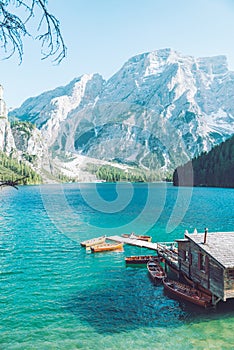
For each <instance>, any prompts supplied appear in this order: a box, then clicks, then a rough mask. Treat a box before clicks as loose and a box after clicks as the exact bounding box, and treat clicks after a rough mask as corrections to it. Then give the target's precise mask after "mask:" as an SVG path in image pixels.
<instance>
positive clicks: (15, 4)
mask: <svg viewBox="0 0 234 350" xmlns="http://www.w3.org/2000/svg"><path fill="white" fill-rule="evenodd" d="M38 11H39V16H38V15H37V16H36V15H35V14H36V13H37V12H38ZM18 12H19V14H18ZM35 16H36V17H35ZM23 17H25V18H23ZM38 17H39V18H38ZM32 20H34V22H35V20H36V21H37V23H38V25H37V33H39V35H37V36H36V37H35V39H37V40H39V41H41V53H42V56H43V57H42V59H46V58H48V57H50V56H51V57H54V59H53V61H54V62H57V63H60V62H61V61H62V60H63V59H64V58H65V57H66V52H67V48H66V45H65V43H64V40H63V37H62V34H61V31H60V23H59V21H58V19H57V18H56V17H55V16H54V15H53V14H51V13H50V12H49V11H48V9H47V0H0V48H1V49H2V50H3V51H4V52H5V58H6V59H8V58H10V57H11V56H13V55H14V54H15V53H17V54H18V57H19V61H20V63H21V62H22V57H23V38H24V37H26V36H28V37H32V38H33V37H34V35H33V34H32V33H31V32H30V30H29V29H28V24H29V22H30V21H32Z"/></svg>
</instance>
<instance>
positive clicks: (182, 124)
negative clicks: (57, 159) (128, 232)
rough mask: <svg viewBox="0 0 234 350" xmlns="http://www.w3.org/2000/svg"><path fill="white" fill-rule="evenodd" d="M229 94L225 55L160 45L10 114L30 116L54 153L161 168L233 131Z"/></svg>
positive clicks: (232, 78)
mask: <svg viewBox="0 0 234 350" xmlns="http://www.w3.org/2000/svg"><path fill="white" fill-rule="evenodd" d="M233 97H234V73H233V72H230V71H229V70H228V67H227V61H226V58H225V56H217V57H211V58H198V59H195V58H194V57H191V56H183V55H180V54H179V53H177V52H175V51H173V50H171V49H164V50H158V51H154V52H150V53H145V54H141V55H138V56H135V57H133V58H131V59H130V60H129V61H128V62H126V63H125V64H124V65H123V67H122V68H121V69H120V70H119V71H118V72H117V73H116V74H115V75H114V76H113V77H111V78H110V79H109V80H108V81H104V79H103V78H102V77H101V76H100V75H98V74H94V75H83V76H82V77H80V78H77V79H74V80H73V81H72V82H71V83H70V84H69V85H67V86H65V87H59V88H57V89H55V90H53V91H49V92H45V93H43V94H42V95H40V96H38V97H35V98H30V99H28V100H26V101H25V102H24V103H23V104H22V106H21V107H20V108H19V109H16V110H14V111H13V112H11V114H12V115H14V116H15V117H17V118H20V119H21V120H28V121H31V122H33V123H36V125H37V126H38V128H39V129H40V131H41V134H42V137H43V140H45V142H46V143H47V144H48V146H49V147H50V149H52V150H53V151H54V152H57V154H59V153H61V152H63V151H65V152H67V151H69V152H72V153H76V154H79V155H84V156H88V157H92V158H96V159H101V160H105V161H112V162H113V161H114V162H117V163H121V164H127V165H129V166H131V165H135V166H139V167H141V168H143V169H154V170H155V169H160V170H165V171H166V170H172V169H174V168H175V167H176V166H177V165H179V164H182V163H184V162H186V161H187V160H188V159H191V158H192V157H194V156H196V155H198V154H200V153H201V152H202V151H209V150H210V149H211V148H212V147H213V146H214V145H216V144H219V143H220V142H222V141H223V140H225V139H226V138H227V137H228V136H230V135H231V134H232V133H233V130H234V103H233V101H234V98H233Z"/></svg>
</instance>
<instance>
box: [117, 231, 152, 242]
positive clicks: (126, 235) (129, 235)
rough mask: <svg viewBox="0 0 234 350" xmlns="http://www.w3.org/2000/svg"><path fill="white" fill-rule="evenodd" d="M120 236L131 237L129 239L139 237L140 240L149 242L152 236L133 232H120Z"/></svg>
mask: <svg viewBox="0 0 234 350" xmlns="http://www.w3.org/2000/svg"><path fill="white" fill-rule="evenodd" d="M122 237H124V238H131V239H139V240H140V241H146V242H151V240H152V237H151V236H146V235H135V234H134V233H129V234H128V233H124V234H122Z"/></svg>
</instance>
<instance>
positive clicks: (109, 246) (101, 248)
mask: <svg viewBox="0 0 234 350" xmlns="http://www.w3.org/2000/svg"><path fill="white" fill-rule="evenodd" d="M90 249H91V251H92V252H93V253H99V252H107V251H113V250H116V251H123V243H103V244H98V245H94V246H91V247H90Z"/></svg>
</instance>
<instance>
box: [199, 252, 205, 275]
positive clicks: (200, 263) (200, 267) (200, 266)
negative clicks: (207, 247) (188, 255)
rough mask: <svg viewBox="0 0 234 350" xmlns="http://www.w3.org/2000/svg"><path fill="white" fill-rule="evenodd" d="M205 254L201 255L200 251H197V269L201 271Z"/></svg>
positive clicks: (203, 268)
mask: <svg viewBox="0 0 234 350" xmlns="http://www.w3.org/2000/svg"><path fill="white" fill-rule="evenodd" d="M205 266H206V262H205V255H203V254H202V253H201V252H198V269H199V270H201V271H205Z"/></svg>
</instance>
